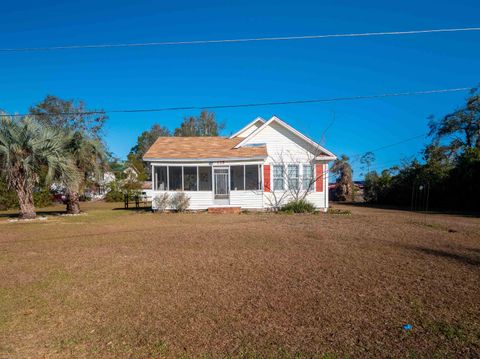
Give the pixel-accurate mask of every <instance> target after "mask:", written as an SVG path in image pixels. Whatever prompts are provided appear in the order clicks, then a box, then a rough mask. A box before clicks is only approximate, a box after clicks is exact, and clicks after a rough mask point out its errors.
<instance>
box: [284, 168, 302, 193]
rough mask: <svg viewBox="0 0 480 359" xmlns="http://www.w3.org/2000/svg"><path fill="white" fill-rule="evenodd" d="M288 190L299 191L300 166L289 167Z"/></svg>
mask: <svg viewBox="0 0 480 359" xmlns="http://www.w3.org/2000/svg"><path fill="white" fill-rule="evenodd" d="M287 169H288V188H289V189H293V190H298V188H299V187H298V186H299V182H298V175H299V173H298V165H288V167H287Z"/></svg>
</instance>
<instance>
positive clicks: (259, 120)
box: [229, 116, 265, 138]
mask: <svg viewBox="0 0 480 359" xmlns="http://www.w3.org/2000/svg"><path fill="white" fill-rule="evenodd" d="M257 122H261V123H262V125H263V124H264V123H265V120H264V119H263V118H261V117H260V116H258V117H257V118H255V119H254V120H253V121H252V122H250V123H249V124H248V125H246V126H245V127H242V128H241V129H240V130H238V131H237V132H235V133H234V134H233V135H231V136H230V137H229V138H235V137H237V136H238V135H239V134H241V133H242V132H243V131H246V130H248V129H249V128H250V127H251V126H253V125H254V124H256V123H257Z"/></svg>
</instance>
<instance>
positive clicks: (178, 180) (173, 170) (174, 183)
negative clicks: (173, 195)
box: [168, 167, 182, 191]
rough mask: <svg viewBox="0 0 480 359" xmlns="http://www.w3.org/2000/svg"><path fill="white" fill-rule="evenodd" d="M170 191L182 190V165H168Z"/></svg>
mask: <svg viewBox="0 0 480 359" xmlns="http://www.w3.org/2000/svg"><path fill="white" fill-rule="evenodd" d="M168 177H169V182H170V191H181V190H182V167H168Z"/></svg>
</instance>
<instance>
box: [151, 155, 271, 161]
mask: <svg viewBox="0 0 480 359" xmlns="http://www.w3.org/2000/svg"><path fill="white" fill-rule="evenodd" d="M267 157H268V155H261V156H253V157H210V158H144V159H143V160H144V161H145V162H188V161H194V162H218V161H225V162H227V161H255V160H257V161H261V160H264V159H266V158H267Z"/></svg>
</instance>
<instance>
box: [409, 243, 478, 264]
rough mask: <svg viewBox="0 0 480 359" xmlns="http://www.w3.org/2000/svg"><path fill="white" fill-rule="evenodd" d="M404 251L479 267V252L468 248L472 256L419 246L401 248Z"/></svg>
mask: <svg viewBox="0 0 480 359" xmlns="http://www.w3.org/2000/svg"><path fill="white" fill-rule="evenodd" d="M402 247H403V248H405V249H409V250H414V251H417V252H421V253H425V254H428V255H431V256H434V257H439V258H446V259H451V260H455V261H457V262H460V263H462V264H468V265H473V266H480V255H479V254H478V253H479V250H478V249H476V248H469V249H468V250H469V251H471V252H474V253H472V254H470V253H468V254H467V253H454V252H450V251H446V250H442V249H432V248H426V247H420V246H406V245H404V246H402Z"/></svg>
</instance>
